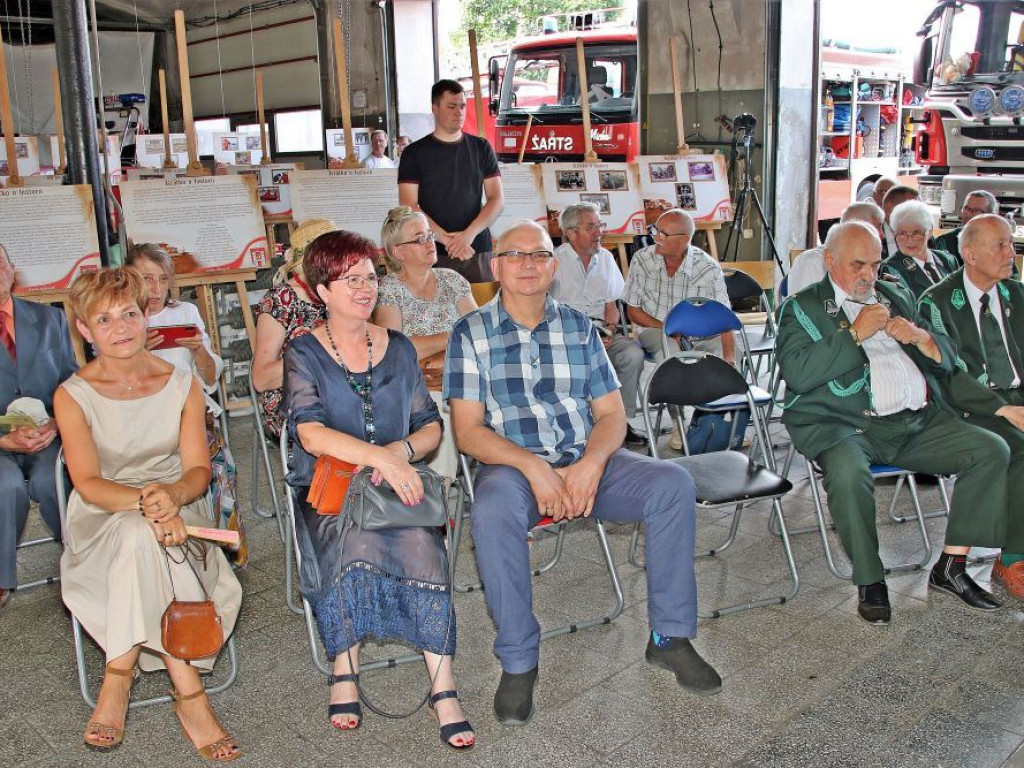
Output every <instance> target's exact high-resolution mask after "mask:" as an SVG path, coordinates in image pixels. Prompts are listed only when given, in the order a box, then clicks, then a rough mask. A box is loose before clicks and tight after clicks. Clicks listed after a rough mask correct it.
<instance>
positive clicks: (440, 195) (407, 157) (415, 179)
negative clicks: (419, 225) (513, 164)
mask: <svg viewBox="0 0 1024 768" xmlns="http://www.w3.org/2000/svg"><path fill="white" fill-rule="evenodd" d="M496 176H500V172H499V171H498V158H497V157H495V155H494V150H493V149H492V148H491V145H490V144H488V143H487V142H486V141H485V140H484V139H481V138H480V137H479V136H471V135H469V134H465V133H464V134H462V138H461V139H459V140H458V141H454V142H447V141H441V140H440V139H437V138H435V137H434V135H433V134H428V135H426V136H424V137H423V138H422V139H420V140H419V141H415V142H413V143H412V144H410V145H409V146H408V147H406V148H405V150H404V151H403V152H402V158H401V162H400V164H399V166H398V183H399V184H407V183H408V184H418V185H419V193H418V197H417V200H418V202H419V206H420V207H421V208H422V209H423V211H424V213H426V214H427V215H428V216H429V217H430V218H431V219H433V220H434V221H436V222H437V224H438V225H439V226H440V227H442V228H443V229H444V230H445V231H446V232H461V231H462V230H464V229H465V228H466V227H468V226H469V225H470V224H471V223H472V222H473V219H475V218H476V217H477V215H478V214H479V213H480V209H481V208H482V207H483V203H482V202H481V201H482V199H483V190H484V180H485V179H490V178H494V177H496ZM491 248H492V246H491V231H490V230H489V229H485V230H484V231H483V232H481V233H480V234H479V235H477V236H476V237H475V238H474V239H473V250H474V251H476V252H477V253H485V252H489V251H490V250H491ZM437 255H438V266H441V264H442V263H444V266H452V264H451V260H449V259H447V255H448V254H447V253H446V252H445V249H444V246H443V245H441V244H440V243H438V244H437ZM454 264H455V265H459V264H461V262H454ZM456 268H458V267H457V266H456ZM459 271H462V270H459Z"/></svg>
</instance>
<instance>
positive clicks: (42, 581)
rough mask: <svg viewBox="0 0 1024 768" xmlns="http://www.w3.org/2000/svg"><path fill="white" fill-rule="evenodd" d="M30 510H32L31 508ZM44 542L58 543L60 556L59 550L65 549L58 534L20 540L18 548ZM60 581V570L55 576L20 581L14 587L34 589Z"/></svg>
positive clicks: (17, 588) (26, 547) (27, 547)
mask: <svg viewBox="0 0 1024 768" xmlns="http://www.w3.org/2000/svg"><path fill="white" fill-rule="evenodd" d="M29 511H30V512H31V509H30V510H29ZM42 544H56V545H57V549H58V558H59V552H61V551H63V546H62V544H61V540H60V537H58V536H41V537H39V538H38V539H28V540H27V541H20V542H18V549H29V548H31V547H38V546H40V545H42ZM58 581H60V572H59V571H58V573H57V574H56V575H55V576H44V577H43V578H41V579H34V580H32V581H26V582H24V583H22V582H19V583H18V585H17V586H16V587H15V588H14V589H15V591H17V590H19V589H32V588H33V587H42V586H44V585H46V584H56V583H57V582H58Z"/></svg>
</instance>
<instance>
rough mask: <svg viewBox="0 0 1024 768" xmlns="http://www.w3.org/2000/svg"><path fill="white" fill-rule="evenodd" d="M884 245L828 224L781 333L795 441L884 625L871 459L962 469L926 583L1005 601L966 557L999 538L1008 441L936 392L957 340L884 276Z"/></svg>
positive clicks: (871, 611) (974, 603)
mask: <svg viewBox="0 0 1024 768" xmlns="http://www.w3.org/2000/svg"><path fill="white" fill-rule="evenodd" d="M881 251H882V246H881V242H880V240H879V238H878V233H877V232H876V231H875V230H874V229H872V228H871V227H870V226H867V225H865V224H863V223H861V222H849V223H846V224H839V225H837V226H835V227H833V228H832V229H831V230H830V231H829V233H828V237H827V238H826V240H825V264H826V266H827V268H828V276H827V277H826V278H825V279H824V280H822V281H821V282H819V283H816V284H814V285H812V286H810V287H808V288H806V289H804V290H803V291H800V292H799V293H797V294H796V295H795V296H793V297H792V298H790V299H789V300H788V301H787V302H786V303H785V304H784V305H783V307H782V316H781V320H780V323H779V336H778V340H777V342H776V351H777V354H778V360H779V365H780V366H781V369H782V375H783V377H784V378H785V380H786V386H787V397H786V404H785V411H784V415H783V422H784V423H785V425H786V427H787V428H788V430H789V434H790V436H791V437H792V438H793V444H794V445H795V446H796V448H797V450H799V451H800V452H801V453H802V454H804V455H805V456H808V457H810V458H812V459H813V460H814V461H816V462H817V464H818V465H819V466H820V467H821V469H822V470H823V472H824V484H825V491H826V493H827V494H828V504H829V509H830V510H831V512H832V518H833V520H834V521H835V524H836V530H837V531H838V532H839V537H840V539H841V540H842V543H843V547H844V548H845V550H846V552H847V554H848V555H849V557H850V560H851V561H852V563H853V583H854V584H856V585H857V589H858V598H859V605H858V607H857V610H858V613H859V614H860V616H861V618H863V619H864V620H865V621H867V622H869V623H871V624H888V623H889V620H890V618H891V615H892V611H891V608H890V605H889V593H888V589H887V587H886V584H885V579H884V574H885V571H884V568H883V566H882V561H881V559H880V558H879V556H878V531H877V529H876V524H875V515H876V513H875V498H874V481H873V479H872V476H871V471H870V465H871V464H872V463H880V464H894V465H896V466H899V467H904V468H906V469H909V470H914V471H922V472H932V473H936V474H956V475H957V476H958V477H957V482H956V487H955V489H954V492H953V500H952V507H951V511H950V515H949V523H948V525H947V528H946V546H945V547H944V549H943V551H942V554H941V555H940V557H939V560H938V562H937V563H936V564H935V566H934V568H933V569H932V572H931V574H930V575H929V578H928V586H929V587H931V588H933V589H938V590H942V591H944V592H948V593H950V594H953V595H955V596H957V597H959V598H960V599H961V600H963V601H964V602H965V603H966V604H967V605H969V606H970V607H972V608H976V609H979V610H996V609H998V608H999V607H1000V604H999V603H998V602H997V601H996V600H995V599H994V598H993V597H992V595H991V594H989V593H988V592H987V591H985V590H984V589H982V588H981V587H979V586H978V585H977V584H976V583H975V582H974V580H973V579H972V578H971V577H970V575H969V574H968V573H967V571H966V562H965V560H966V558H965V557H964V556H965V555H966V554H967V552H968V551H969V549H970V547H971V546H972V545H978V546H998V545H1001V544H1002V531H1003V527H1004V522H1005V520H1004V518H1005V510H1006V488H1005V486H1006V483H1005V480H1004V478H1005V475H1006V471H1007V466H1008V465H1009V461H1010V451H1009V449H1008V448H1007V446H1006V443H1005V442H1004V441H1003V440H1002V439H1001V438H1000V437H998V436H996V435H994V434H993V433H991V432H988V431H986V430H984V429H981V428H980V427H976V426H973V425H970V424H967V423H965V422H964V421H963V420H961V419H959V418H958V417H957V416H956V415H955V414H953V412H952V411H951V410H950V409H949V408H948V407H947V406H945V405H944V404H942V403H941V401H937V400H935V399H934V398H933V397H932V396H931V393H934V392H937V391H938V378H939V377H942V376H948V375H949V374H950V373H951V372H952V369H953V365H954V360H955V359H956V357H955V353H954V351H953V345H952V342H951V341H950V339H949V337H948V336H946V335H945V334H942V333H939V332H937V331H935V330H934V329H932V328H930V327H929V326H928V324H927V323H925V322H923V321H921V320H920V319H919V317H918V315H917V313H916V312H915V309H914V304H913V300H912V298H911V296H910V294H909V293H907V291H906V290H904V289H903V288H901V287H899V286H897V285H893V284H891V283H885V282H881V281H878V267H879V264H880V263H881Z"/></svg>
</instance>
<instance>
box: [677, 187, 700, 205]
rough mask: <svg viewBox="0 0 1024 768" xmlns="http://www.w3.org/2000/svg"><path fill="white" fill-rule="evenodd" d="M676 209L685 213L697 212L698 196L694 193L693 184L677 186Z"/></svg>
mask: <svg viewBox="0 0 1024 768" xmlns="http://www.w3.org/2000/svg"><path fill="white" fill-rule="evenodd" d="M676 207H678V208H682V209H683V210H684V211H696V210H697V195H696V194H695V193H694V191H693V184H676Z"/></svg>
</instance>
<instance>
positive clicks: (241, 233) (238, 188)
mask: <svg viewBox="0 0 1024 768" xmlns="http://www.w3.org/2000/svg"><path fill="white" fill-rule="evenodd" d="M121 204H122V208H123V210H124V219H125V227H126V229H127V232H128V237H129V239H131V240H132V241H133V242H136V243H159V244H160V245H162V246H163V247H164V248H166V249H167V251H168V252H169V253H171V254H172V255H176V254H189V255H191V256H192V257H193V258H195V260H196V261H197V262H198V263H199V265H200V267H201V268H202V269H203V270H204V271H209V270H220V269H244V268H247V267H266V266H269V264H270V254H269V251H268V248H267V236H266V232H265V231H264V227H263V215H262V210H261V207H260V201H259V192H258V188H257V184H256V180H255V179H254V178H253V177H252V176H238V175H232V176H201V177H186V178H171V179H152V180H144V181H125V182H122V184H121Z"/></svg>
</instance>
